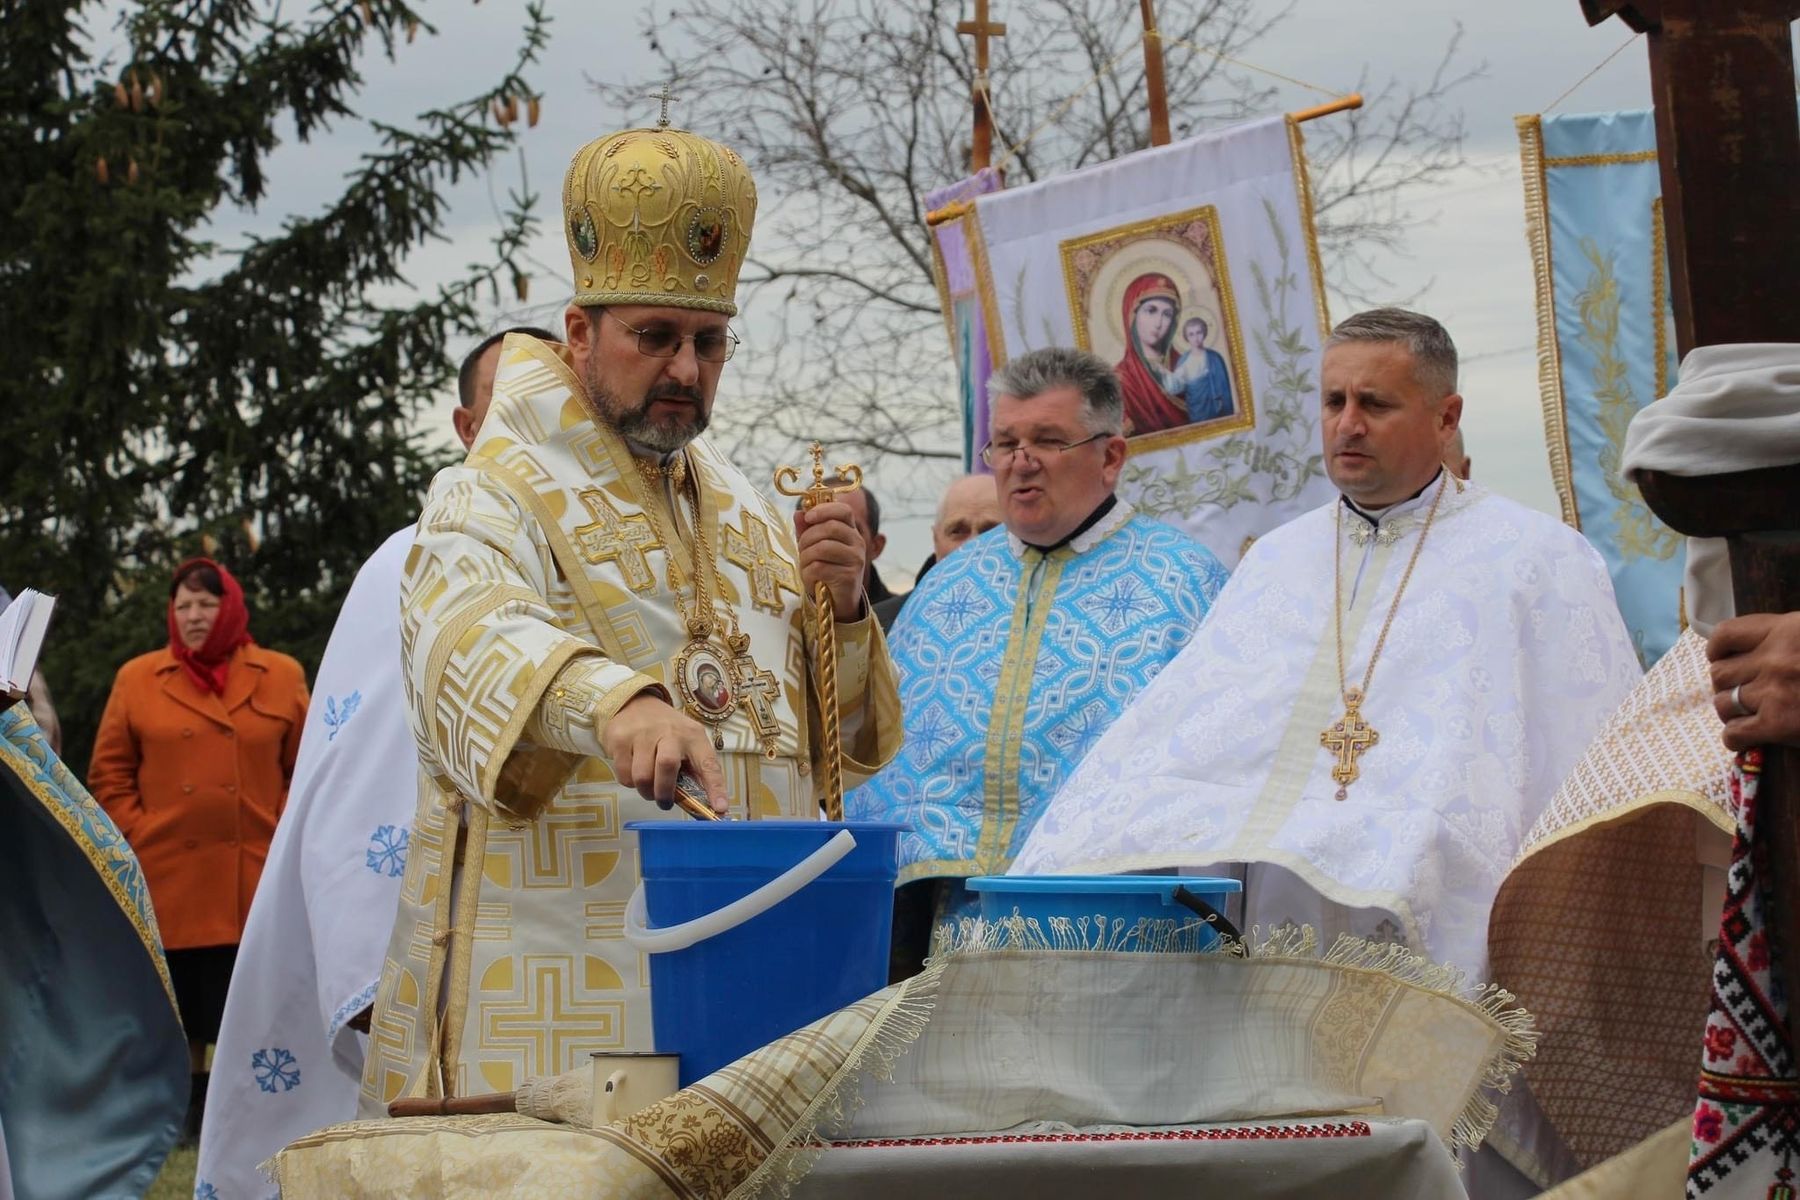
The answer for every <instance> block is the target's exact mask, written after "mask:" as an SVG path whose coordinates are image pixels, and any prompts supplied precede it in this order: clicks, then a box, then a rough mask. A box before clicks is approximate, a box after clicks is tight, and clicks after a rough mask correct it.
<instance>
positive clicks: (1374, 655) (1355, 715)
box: [1319, 471, 1450, 800]
mask: <svg viewBox="0 0 1800 1200" xmlns="http://www.w3.org/2000/svg"><path fill="white" fill-rule="evenodd" d="M1449 483H1450V473H1449V472H1448V471H1445V472H1443V477H1442V478H1441V479H1440V480H1439V482H1438V487H1437V493H1436V494H1435V495H1433V496H1432V498H1431V508H1430V509H1429V510H1428V511H1427V512H1426V514H1425V525H1424V527H1423V528H1421V529H1420V530H1419V540H1418V541H1417V542H1415V543H1413V550H1412V557H1410V558H1408V559H1407V560H1406V571H1405V573H1404V574H1402V575H1401V576H1400V585H1399V586H1398V587H1396V588H1395V589H1394V599H1393V602H1392V603H1391V604H1389V605H1388V612H1387V619H1386V620H1385V621H1383V622H1382V623H1381V634H1380V636H1378V637H1377V638H1376V639H1375V648H1374V649H1373V650H1371V651H1370V652H1369V665H1368V667H1367V668H1365V669H1364V671H1363V677H1362V684H1361V686H1359V687H1350V686H1348V685H1347V684H1346V683H1345V680H1344V506H1343V503H1342V502H1341V501H1340V502H1339V504H1338V506H1337V511H1336V512H1335V514H1334V515H1333V518H1332V556H1331V565H1332V589H1333V590H1332V595H1333V602H1332V610H1331V617H1332V624H1333V628H1334V630H1335V632H1336V634H1337V669H1338V692H1339V694H1340V695H1342V696H1343V699H1344V715H1343V717H1341V718H1340V719H1339V720H1337V721H1336V722H1334V723H1333V724H1332V725H1331V726H1330V727H1329V728H1328V729H1326V730H1325V731H1324V732H1323V733H1321V734H1320V735H1319V744H1320V745H1321V746H1323V747H1324V748H1325V749H1327V750H1329V751H1331V752H1332V753H1333V754H1335V755H1336V756H1337V762H1336V763H1335V764H1334V765H1333V766H1332V768H1331V777H1332V779H1333V780H1335V781H1336V782H1337V785H1338V790H1337V798H1338V799H1339V800H1345V799H1348V798H1349V795H1350V785H1351V784H1352V783H1355V782H1356V777H1357V776H1358V775H1359V774H1360V773H1361V772H1360V771H1359V769H1358V767H1357V764H1356V760H1357V757H1358V756H1359V755H1361V754H1362V753H1363V751H1365V750H1368V749H1369V748H1371V747H1372V746H1374V745H1375V744H1376V743H1377V742H1379V741H1380V740H1381V735H1380V734H1378V733H1376V732H1375V727H1374V726H1372V725H1370V724H1369V723H1368V722H1367V721H1364V720H1363V718H1362V704H1363V701H1364V699H1366V698H1367V696H1368V693H1369V680H1371V679H1373V678H1374V677H1375V663H1376V660H1378V659H1379V658H1380V657H1381V650H1382V647H1383V646H1386V645H1387V637H1388V631H1389V630H1390V629H1392V628H1393V626H1394V614H1395V613H1397V612H1399V611H1400V597H1402V596H1403V595H1405V594H1406V585H1407V584H1408V583H1410V582H1411V581H1412V573H1413V568H1414V567H1416V566H1418V565H1419V551H1421V550H1423V549H1424V548H1425V536H1426V535H1427V534H1429V533H1430V532H1431V523H1432V521H1434V520H1435V519H1436V518H1437V511H1438V505H1439V504H1441V503H1442V502H1443V499H1444V489H1445V487H1447V486H1448V485H1449Z"/></svg>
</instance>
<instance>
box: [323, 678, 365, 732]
mask: <svg viewBox="0 0 1800 1200" xmlns="http://www.w3.org/2000/svg"><path fill="white" fill-rule="evenodd" d="M361 707H362V692H360V691H355V692H351V693H350V694H349V695H348V696H345V697H344V698H343V699H342V700H339V699H338V698H337V697H335V696H327V697H325V728H327V729H329V730H331V732H330V733H328V734H326V735H325V740H326V741H328V742H329V741H332V740H334V739H336V737H337V735H338V734H340V733H342V732H343V731H344V726H346V725H348V724H349V723H350V718H351V717H354V716H355V715H356V710H357V709H358V708H361Z"/></svg>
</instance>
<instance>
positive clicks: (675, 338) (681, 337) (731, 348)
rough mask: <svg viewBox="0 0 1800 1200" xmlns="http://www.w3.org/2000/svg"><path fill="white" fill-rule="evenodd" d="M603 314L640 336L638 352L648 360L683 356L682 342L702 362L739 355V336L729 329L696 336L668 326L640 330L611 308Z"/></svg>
mask: <svg viewBox="0 0 1800 1200" xmlns="http://www.w3.org/2000/svg"><path fill="white" fill-rule="evenodd" d="M600 311H601V312H603V313H605V314H606V315H607V316H609V317H612V319H613V320H615V321H618V322H619V324H621V325H624V326H625V328H627V329H629V330H631V332H633V333H635V334H637V348H638V353H639V354H642V355H645V356H646V357H649V358H674V357H675V356H676V355H677V354H680V353H681V345H682V343H683V342H692V343H694V357H695V358H697V359H699V360H700V361H701V362H716V363H722V362H727V361H729V360H730V358H731V356H732V355H733V354H735V353H737V348H738V337H737V334H735V333H733V332H731V330H729V329H702V330H701V331H700V332H699V333H693V334H687V333H676V332H675V331H674V330H673V329H670V328H669V327H668V326H667V325H653V326H651V327H650V328H649V329H639V328H638V327H637V326H636V325H631V324H628V323H627V322H625V321H622V320H619V318H618V317H617V316H614V315H613V311H612V310H611V309H609V308H603V309H601V310H600Z"/></svg>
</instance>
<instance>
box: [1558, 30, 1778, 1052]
mask: <svg viewBox="0 0 1800 1200" xmlns="http://www.w3.org/2000/svg"><path fill="white" fill-rule="evenodd" d="M1581 6H1582V10H1583V12H1584V13H1585V14H1586V15H1587V19H1588V22H1589V23H1590V24H1598V23H1599V22H1601V21H1604V20H1606V19H1607V18H1608V17H1611V16H1615V15H1616V16H1618V17H1619V18H1621V19H1622V20H1623V21H1624V22H1625V23H1626V24H1627V25H1629V26H1630V27H1631V28H1633V29H1635V30H1637V31H1638V32H1640V33H1644V34H1647V35H1648V40H1649V43H1650V88H1651V93H1652V98H1653V100H1654V102H1655V105H1656V149H1657V162H1658V165H1659V168H1660V170H1661V174H1662V195H1663V216H1664V221H1665V234H1666V238H1667V243H1668V251H1669V284H1670V289H1669V290H1670V298H1671V300H1672V301H1673V302H1674V308H1675V341H1676V345H1677V346H1678V347H1679V348H1680V350H1681V353H1683V354H1684V355H1685V354H1686V353H1687V352H1688V351H1689V350H1691V349H1693V348H1694V347H1695V346H1710V345H1716V344H1719V343H1726V342H1800V301H1797V299H1796V293H1795V290H1794V285H1793V281H1794V278H1795V276H1796V273H1797V272H1800V194H1797V193H1796V192H1795V190H1794V187H1793V181H1794V179H1795V178H1797V177H1800V121H1797V120H1796V117H1795V97H1794V58H1793V51H1792V48H1791V46H1790V43H1789V37H1790V30H1789V27H1790V25H1791V24H1792V22H1793V21H1794V20H1795V18H1796V17H1800V0H1581ZM1635 479H1636V482H1637V484H1638V486H1639V488H1640V489H1641V490H1642V491H1643V494H1644V500H1645V502H1646V503H1648V504H1649V505H1650V508H1651V510H1652V511H1653V512H1655V513H1656V515H1657V516H1658V517H1661V518H1662V519H1663V521H1664V522H1665V523H1667V524H1668V526H1669V527H1670V528H1672V529H1674V530H1676V531H1677V532H1680V533H1684V534H1687V535H1689V536H1690V537H1723V538H1725V539H1726V544H1727V546H1728V547H1729V549H1730V552H1731V581H1732V591H1733V593H1734V596H1735V598H1736V602H1737V611H1738V612H1740V613H1757V612H1790V611H1793V610H1795V609H1800V464H1794V465H1789V466H1780V467H1770V468H1766V469H1764V470H1758V471H1740V472H1735V473H1732V474H1724V475H1672V474H1667V473H1664V472H1660V471H1641V472H1638V473H1637V474H1636V476H1635ZM1757 812H1758V818H1757V820H1758V825H1759V828H1758V831H1757V839H1758V840H1759V841H1764V840H1765V839H1766V846H1767V849H1768V852H1769V853H1768V854H1767V856H1766V862H1767V864H1768V870H1769V875H1770V876H1771V878H1770V884H1771V886H1772V889H1773V891H1774V904H1773V905H1772V906H1771V912H1770V914H1769V918H1770V925H1771V927H1772V931H1773V933H1774V938H1775V943H1776V945H1777V946H1778V947H1779V950H1778V957H1777V960H1776V961H1777V962H1778V964H1780V970H1781V971H1782V973H1783V975H1785V977H1786V979H1785V982H1786V985H1787V991H1788V995H1790V996H1793V995H1796V994H1797V993H1796V987H1795V985H1796V984H1797V983H1800V975H1796V970H1797V968H1800V957H1797V956H1800V940H1797V939H1800V750H1797V749H1795V748H1792V747H1769V748H1768V751H1767V754H1766V757H1765V759H1764V766H1763V774H1762V784H1761V791H1760V792H1759V794H1758V797H1757ZM1788 1027H1789V1033H1790V1036H1792V1037H1794V1041H1793V1044H1794V1045H1800V1004H1795V1005H1790V1007H1789V1010H1788Z"/></svg>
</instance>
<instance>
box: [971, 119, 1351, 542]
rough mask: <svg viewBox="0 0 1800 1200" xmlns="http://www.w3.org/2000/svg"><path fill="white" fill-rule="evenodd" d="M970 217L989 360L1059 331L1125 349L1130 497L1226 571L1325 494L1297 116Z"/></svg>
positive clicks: (1198, 141)
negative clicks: (974, 222) (1249, 545)
mask: <svg viewBox="0 0 1800 1200" xmlns="http://www.w3.org/2000/svg"><path fill="white" fill-rule="evenodd" d="M975 212H976V216H977V217H978V218H979V239H978V241H979V243H980V244H979V245H978V246H977V248H976V261H977V270H978V279H979V284H980V288H981V295H982V303H983V309H984V315H985V318H986V323H987V329H988V338H989V350H990V353H991V354H992V357H993V359H994V362H995V364H996V367H998V365H999V364H1001V363H1004V362H1006V361H1007V360H1008V359H1011V358H1016V357H1017V356H1018V355H1020V354H1022V353H1024V352H1025V351H1027V350H1034V349H1040V348H1042V347H1046V346H1069V345H1075V346H1081V347H1084V348H1087V349H1091V350H1093V351H1094V352H1095V353H1096V354H1098V355H1100V356H1101V357H1102V358H1104V359H1105V360H1106V361H1108V362H1110V363H1116V364H1118V371H1119V377H1120V383H1121V385H1122V386H1123V388H1124V390H1125V399H1126V410H1127V415H1128V417H1132V418H1133V436H1132V439H1131V459H1130V461H1129V463H1128V464H1127V466H1126V471H1125V474H1124V477H1123V479H1122V482H1121V486H1120V488H1119V491H1120V494H1121V495H1123V496H1124V497H1125V498H1127V499H1128V500H1130V501H1131V502H1132V503H1133V504H1135V505H1136V506H1137V507H1138V508H1139V509H1141V510H1143V511H1144V512H1147V513H1149V514H1150V515H1152V516H1156V517H1160V518H1162V519H1163V520H1166V521H1168V522H1170V523H1171V524H1174V525H1178V526H1179V527H1181V528H1182V529H1185V530H1186V531H1187V532H1188V533H1190V534H1192V535H1193V536H1194V537H1195V538H1197V539H1199V540H1200V541H1201V542H1203V543H1204V544H1205V545H1206V547H1207V548H1208V549H1209V550H1211V551H1212V552H1213V553H1214V554H1216V555H1217V556H1218V558H1219V561H1220V562H1222V563H1224V564H1225V565H1226V566H1227V567H1231V566H1234V565H1235V564H1236V563H1237V561H1238V558H1239V557H1240V556H1241V555H1242V554H1243V550H1244V546H1245V544H1246V542H1247V540H1248V539H1250V538H1252V537H1255V536H1257V535H1260V534H1262V533H1263V532H1265V531H1267V530H1269V529H1273V528H1275V527H1276V526H1277V525H1280V524H1282V523H1283V522H1284V521H1286V520H1288V519H1289V518H1291V517H1294V516H1297V515H1298V514H1299V513H1301V512H1304V511H1306V510H1307V509H1310V508H1313V507H1316V506H1317V505H1318V504H1320V503H1322V502H1323V501H1325V500H1327V499H1329V498H1330V497H1331V496H1332V495H1333V491H1332V488H1331V485H1330V483H1329V482H1328V481H1327V480H1326V478H1325V474H1324V470H1323V464H1322V459H1321V456H1320V449H1319V425H1318V420H1319V417H1318V409H1319V404H1318V364H1319V353H1320V346H1321V343H1322V339H1323V336H1324V333H1325V332H1326V329H1327V317H1326V312H1325V298H1324V288H1323V284H1322V282H1321V279H1320V272H1319V266H1318V252H1317V247H1316V245H1315V241H1314V238H1313V228H1312V207H1311V200H1310V195H1309V192H1308V190H1307V183H1306V174H1305V156H1304V151H1303V149H1302V145H1301V140H1300V133H1299V128H1298V127H1297V126H1295V125H1294V124H1293V123H1292V122H1291V121H1290V120H1288V119H1287V118H1285V117H1275V118H1271V119H1268V120H1263V121H1256V122H1252V123H1249V124H1246V125H1240V126H1236V127H1234V128H1231V129H1227V130H1222V131H1220V132H1217V133H1209V134H1205V135H1203V136H1200V137H1194V138H1188V139H1186V140H1184V141H1180V142H1176V143H1174V144H1172V145H1168V146H1161V147H1156V148H1154V149H1150V150H1144V151H1141V152H1139V153H1137V154H1130V155H1126V156H1125V157H1123V158H1119V159H1114V160H1112V161H1110V162H1105V163H1101V164H1099V165H1097V166H1092V167H1088V168H1085V169H1083V170H1080V171H1076V172H1073V173H1071V174H1068V175H1062V176H1058V177H1056V178H1054V179H1048V180H1044V181H1042V182H1039V183H1035V184H1030V185H1027V186H1024V187H1019V188H1011V189H1008V190H1006V191H1002V192H995V193H992V194H990V195H986V196H982V197H980V198H979V199H977V200H976V202H975ZM1146 309H1148V310H1150V311H1148V312H1145V311H1144V310H1146ZM1164 312H1167V313H1169V314H1170V317H1169V319H1168V320H1167V321H1164V320H1163V319H1162V318H1161V317H1160V316H1159V315H1158V314H1159V313H1164ZM1140 313H1143V314H1144V315H1143V318H1142V319H1143V322H1144V323H1143V325H1142V326H1141V327H1140V326H1139V314H1140ZM1196 322H1198V323H1199V324H1196ZM1201 325H1204V327H1205V328H1204V333H1202V332H1201V328H1200V326H1201ZM1128 326H1130V327H1131V329H1128V328H1127V327H1128ZM1133 330H1136V331H1137V332H1136V333H1134V332H1133ZM1158 414H1160V415H1158Z"/></svg>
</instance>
